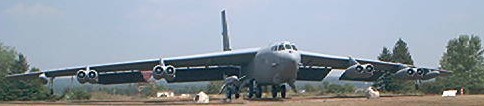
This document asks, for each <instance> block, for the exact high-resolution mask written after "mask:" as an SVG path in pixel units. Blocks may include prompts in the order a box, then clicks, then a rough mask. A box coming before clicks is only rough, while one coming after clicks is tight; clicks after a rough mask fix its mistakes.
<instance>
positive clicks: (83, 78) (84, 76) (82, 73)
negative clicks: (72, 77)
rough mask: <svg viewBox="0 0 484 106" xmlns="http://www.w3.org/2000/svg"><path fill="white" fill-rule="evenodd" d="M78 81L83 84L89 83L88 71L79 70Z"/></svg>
mask: <svg viewBox="0 0 484 106" xmlns="http://www.w3.org/2000/svg"><path fill="white" fill-rule="evenodd" d="M76 78H77V81H78V82H79V83H81V84H84V83H86V82H87V71H86V70H79V71H77V74H76Z"/></svg>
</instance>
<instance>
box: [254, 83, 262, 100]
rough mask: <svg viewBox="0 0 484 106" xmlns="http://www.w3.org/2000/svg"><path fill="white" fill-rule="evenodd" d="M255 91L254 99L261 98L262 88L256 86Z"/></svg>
mask: <svg viewBox="0 0 484 106" xmlns="http://www.w3.org/2000/svg"><path fill="white" fill-rule="evenodd" d="M255 91H256V93H255V97H256V98H262V87H261V86H257V87H256V90H255Z"/></svg>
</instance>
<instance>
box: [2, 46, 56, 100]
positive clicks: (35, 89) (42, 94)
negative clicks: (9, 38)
mask: <svg viewBox="0 0 484 106" xmlns="http://www.w3.org/2000/svg"><path fill="white" fill-rule="evenodd" d="M25 67H27V68H25ZM22 68H23V69H28V64H27V61H26V59H25V57H24V56H23V55H18V54H17V52H16V51H15V50H14V49H13V48H12V47H8V46H4V45H3V44H2V43H0V101H6V100H46V99H51V97H52V95H50V92H49V90H48V89H47V88H46V87H45V86H43V85H42V83H41V80H40V79H32V80H27V81H22V80H8V79H6V78H5V76H6V75H10V74H17V73H23V72H25V71H26V70H23V69H22ZM21 70H23V71H21Z"/></svg>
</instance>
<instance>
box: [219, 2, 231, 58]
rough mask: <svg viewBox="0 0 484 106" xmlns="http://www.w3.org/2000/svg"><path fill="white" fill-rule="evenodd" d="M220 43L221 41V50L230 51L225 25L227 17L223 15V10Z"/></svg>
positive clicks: (223, 12) (223, 13)
mask: <svg viewBox="0 0 484 106" xmlns="http://www.w3.org/2000/svg"><path fill="white" fill-rule="evenodd" d="M221 14H222V43H223V51H230V50H232V49H231V48H230V39H229V31H228V26H227V18H226V17H225V10H222V13H221Z"/></svg>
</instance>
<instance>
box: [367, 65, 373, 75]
mask: <svg viewBox="0 0 484 106" xmlns="http://www.w3.org/2000/svg"><path fill="white" fill-rule="evenodd" d="M365 66H366V67H365V72H366V73H372V74H373V71H375V68H374V67H373V65H371V64H365Z"/></svg>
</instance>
